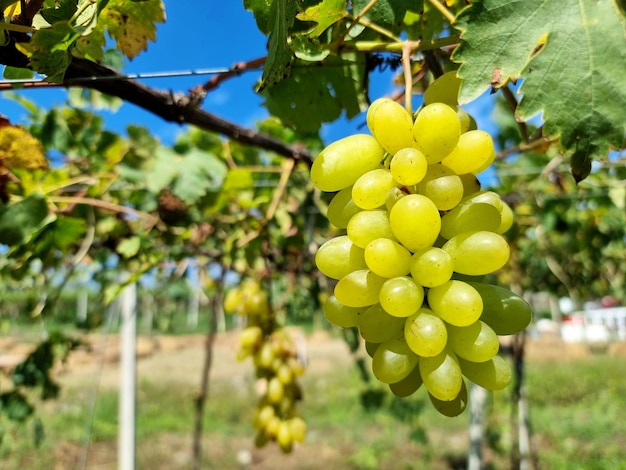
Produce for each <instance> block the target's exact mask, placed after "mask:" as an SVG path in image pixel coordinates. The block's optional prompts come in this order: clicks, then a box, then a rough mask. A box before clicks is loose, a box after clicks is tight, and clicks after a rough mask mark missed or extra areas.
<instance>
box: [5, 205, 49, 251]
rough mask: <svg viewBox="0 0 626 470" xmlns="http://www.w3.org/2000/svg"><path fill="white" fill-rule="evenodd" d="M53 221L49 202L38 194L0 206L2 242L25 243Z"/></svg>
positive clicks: (11, 243) (6, 243) (10, 244)
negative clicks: (50, 216) (49, 215)
mask: <svg viewBox="0 0 626 470" xmlns="http://www.w3.org/2000/svg"><path fill="white" fill-rule="evenodd" d="M51 221H52V220H50V218H49V217H48V204H47V203H46V200H45V199H44V198H43V197H42V196H41V195H38V194H32V195H30V196H28V197H26V198H24V199H22V200H21V201H19V202H16V203H15V204H11V205H9V206H5V207H0V243H1V244H3V245H8V246H13V245H19V244H21V243H24V242H25V241H27V240H29V239H30V238H31V237H32V236H33V235H35V234H36V231H37V230H39V229H40V228H41V227H42V226H44V225H45V224H46V223H49V222H51Z"/></svg>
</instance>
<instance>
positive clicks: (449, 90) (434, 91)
mask: <svg viewBox="0 0 626 470" xmlns="http://www.w3.org/2000/svg"><path fill="white" fill-rule="evenodd" d="M460 87H461V79H460V78H459V77H457V75H456V70H452V71H450V72H446V73H444V74H443V75H441V76H440V77H437V79H435V80H433V82H432V83H431V84H430V85H429V86H428V88H426V91H424V104H431V103H445V104H447V105H448V106H451V107H456V105H457V103H458V96H459V88H460Z"/></svg>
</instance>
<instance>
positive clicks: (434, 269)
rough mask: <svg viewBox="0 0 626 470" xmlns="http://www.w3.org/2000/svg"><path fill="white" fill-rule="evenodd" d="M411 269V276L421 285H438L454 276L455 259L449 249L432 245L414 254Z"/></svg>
mask: <svg viewBox="0 0 626 470" xmlns="http://www.w3.org/2000/svg"><path fill="white" fill-rule="evenodd" d="M409 269H410V271H411V276H412V277H413V279H414V280H415V282H417V283H418V284H419V285H421V286H424V287H437V286H440V285H442V284H444V283H445V282H448V281H449V280H450V278H451V277H452V272H453V271H454V261H452V257H451V256H450V255H449V254H448V252H447V251H443V250H442V249H441V248H437V247H430V248H426V249H423V250H420V251H416V252H415V253H414V254H413V256H412V257H411V263H410V265H409Z"/></svg>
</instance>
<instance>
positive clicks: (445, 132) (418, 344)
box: [311, 73, 531, 416]
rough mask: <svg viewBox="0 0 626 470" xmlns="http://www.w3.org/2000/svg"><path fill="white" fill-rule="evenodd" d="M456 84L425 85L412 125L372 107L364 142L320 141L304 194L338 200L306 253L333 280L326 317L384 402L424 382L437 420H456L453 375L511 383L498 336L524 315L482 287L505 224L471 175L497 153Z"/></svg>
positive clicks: (382, 104)
mask: <svg viewBox="0 0 626 470" xmlns="http://www.w3.org/2000/svg"><path fill="white" fill-rule="evenodd" d="M458 85H459V82H458V80H457V79H456V77H455V76H454V75H453V73H452V74H446V75H444V76H442V77H441V78H440V79H438V80H437V81H435V82H434V83H433V85H431V87H429V88H428V90H427V92H426V93H425V95H424V105H423V106H422V107H421V109H420V110H419V111H418V112H417V113H416V114H415V116H413V115H411V114H410V113H409V112H408V111H407V110H405V108H404V107H403V106H401V105H400V104H398V103H397V102H395V101H393V100H391V99H388V98H380V99H378V100H376V101H374V102H373V103H372V104H371V106H370V107H369V109H368V112H367V125H368V128H369V130H370V132H371V135H370V134H356V135H351V136H349V137H346V138H344V139H341V140H338V141H336V142H334V143H331V144H330V145H328V146H327V147H326V148H325V149H324V150H323V151H322V152H321V153H320V154H319V155H318V156H317V158H316V159H315V161H314V163H313V166H312V168H311V180H312V182H313V184H314V185H315V186H316V188H318V189H319V190H321V191H325V192H334V193H336V194H335V195H334V196H333V197H332V199H331V201H330V203H329V206H328V211H327V217H328V219H329V221H330V222H331V223H332V224H333V225H334V226H336V227H337V228H339V229H341V230H342V231H341V234H339V235H337V236H336V237H334V238H331V239H330V240H327V241H326V242H325V243H324V244H323V245H322V246H321V247H320V248H319V249H318V251H317V253H316V264H317V267H318V269H319V270H320V271H321V272H322V273H323V274H325V275H326V276H328V277H329V278H332V279H335V280H337V282H336V284H335V287H334V292H333V295H330V296H329V297H328V299H327V300H326V302H325V304H324V314H325V316H326V318H327V319H328V321H330V322H331V323H333V324H335V325H337V326H339V327H343V328H349V327H358V329H359V332H360V334H361V336H362V337H363V339H364V340H365V345H366V349H367V351H368V354H369V355H370V356H371V357H372V371H373V373H374V375H375V376H376V378H377V379H378V380H379V381H380V382H382V383H385V384H389V387H390V389H391V391H392V392H393V393H394V394H396V395H398V396H403V397H404V396H408V395H411V394H412V393H413V392H415V391H416V390H417V389H418V388H420V387H421V385H422V384H424V386H425V388H426V389H427V392H428V395H429V397H430V399H431V402H432V403H433V405H434V407H435V408H436V409H437V410H438V411H440V412H441V413H442V414H444V415H447V416H456V415H458V414H460V413H461V412H462V411H463V410H464V409H465V406H466V403H467V389H466V384H465V379H464V377H465V378H466V379H469V380H471V381H472V382H474V383H476V384H478V385H481V386H483V387H484V388H487V389H489V390H499V389H502V388H504V387H505V386H506V385H507V384H508V383H509V381H510V379H511V371H510V369H509V365H508V363H507V362H506V361H505V360H504V359H502V357H501V356H498V355H497V353H498V352H499V340H498V335H507V334H513V333H516V332H518V331H521V330H522V329H524V328H525V327H526V326H527V325H528V324H529V322H530V318H531V311H530V307H529V306H528V304H527V303H526V302H525V301H524V300H523V299H521V298H520V297H518V296H516V295H514V294H513V293H512V292H510V291H508V290H507V289H504V288H501V287H498V286H495V285H490V284H486V283H484V282H483V281H484V279H483V278H484V276H485V275H487V274H490V273H493V272H494V271H497V270H499V269H500V268H502V267H503V266H504V265H505V264H506V262H507V261H508V258H509V254H510V249H509V245H508V243H507V241H506V240H505V238H504V237H503V235H502V234H503V233H505V232H506V231H507V230H508V229H509V228H510V227H511V226H512V223H513V214H512V211H511V209H510V208H509V206H508V205H507V204H506V203H505V202H504V201H503V200H502V199H501V198H500V197H499V196H498V195H497V194H496V193H494V192H492V191H483V190H481V188H480V184H479V182H478V179H477V177H476V175H477V174H479V173H481V172H482V171H484V170H485V169H486V168H488V167H489V166H490V165H491V163H492V162H493V161H494V159H495V149H494V145H493V141H492V139H491V136H490V135H489V134H488V133H487V132H484V131H482V130H477V129H476V127H475V122H474V120H473V119H472V118H471V117H470V116H469V115H468V114H467V113H465V112H464V111H463V110H462V109H460V108H457V106H456V96H457V93H458ZM343 230H345V232H344V231H343Z"/></svg>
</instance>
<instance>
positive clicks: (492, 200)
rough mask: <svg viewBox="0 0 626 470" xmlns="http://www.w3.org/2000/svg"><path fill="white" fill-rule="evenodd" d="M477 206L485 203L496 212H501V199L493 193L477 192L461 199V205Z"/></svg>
mask: <svg viewBox="0 0 626 470" xmlns="http://www.w3.org/2000/svg"><path fill="white" fill-rule="evenodd" d="M470 203H471V204H478V203H485V204H491V205H492V206H493V207H495V208H496V209H498V211H500V212H501V211H502V204H503V203H502V199H501V198H500V196H498V194H497V193H494V192H493V191H478V192H475V193H472V194H470V195H469V196H468V197H465V198H463V200H462V201H461V204H470Z"/></svg>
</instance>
